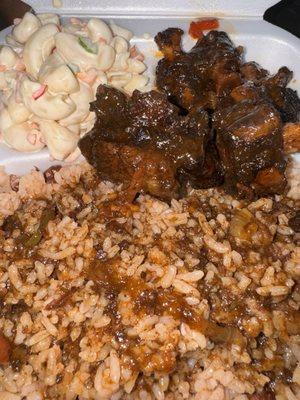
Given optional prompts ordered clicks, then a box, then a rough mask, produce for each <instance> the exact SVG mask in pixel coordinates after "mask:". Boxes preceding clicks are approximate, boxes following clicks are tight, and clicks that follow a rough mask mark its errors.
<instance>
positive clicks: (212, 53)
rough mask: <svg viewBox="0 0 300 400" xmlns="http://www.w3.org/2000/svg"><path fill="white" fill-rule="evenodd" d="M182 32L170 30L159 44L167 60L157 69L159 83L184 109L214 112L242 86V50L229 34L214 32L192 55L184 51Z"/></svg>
mask: <svg viewBox="0 0 300 400" xmlns="http://www.w3.org/2000/svg"><path fill="white" fill-rule="evenodd" d="M182 34H183V31H182V30H181V29H176V28H169V29H167V30H165V31H163V32H160V33H158V34H157V35H156V37H155V41H156V43H157V45H158V47H159V49H160V50H161V51H162V52H163V54H164V58H163V59H162V60H160V61H159V63H158V66H157V69H156V83H157V86H158V88H159V89H161V90H162V91H164V92H165V93H166V94H167V95H168V96H169V98H170V99H171V101H172V102H174V103H175V104H177V105H179V106H180V107H182V108H183V109H186V110H190V109H192V108H193V107H195V106H201V107H204V108H206V109H212V110H214V109H215V108H216V107H217V104H218V102H219V101H220V100H221V99H222V98H223V97H224V96H226V94H228V93H230V92H231V90H232V89H233V88H234V87H236V86H239V85H241V84H242V79H241V75H240V73H239V68H240V65H241V53H242V48H235V47H234V45H233V43H232V42H231V40H230V39H229V37H228V35H227V34H226V33H225V32H218V31H211V32H209V33H208V34H207V35H206V36H203V37H202V38H201V39H199V40H198V41H197V43H196V45H195V46H194V47H193V48H192V49H191V51H190V52H188V53H186V52H184V51H183V50H182V49H181V44H180V42H181V36H182Z"/></svg>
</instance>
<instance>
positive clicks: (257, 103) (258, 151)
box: [79, 28, 300, 200]
mask: <svg viewBox="0 0 300 400" xmlns="http://www.w3.org/2000/svg"><path fill="white" fill-rule="evenodd" d="M182 35H183V31H182V30H181V29H178V28H169V29H166V30H165V31H163V32H159V33H158V34H157V35H156V37H155V41H156V43H157V45H158V47H159V49H160V50H161V51H162V52H163V55H164V58H163V59H162V60H160V61H159V63H158V66H157V69H156V83H157V87H158V89H159V90H160V91H161V92H162V93H161V92H158V91H151V92H148V93H141V92H139V91H135V92H134V93H133V95H132V97H131V98H129V97H127V96H126V95H125V94H124V93H123V92H121V91H119V90H117V89H114V88H110V87H108V86H105V85H102V86H100V87H99V88H98V93H97V100H96V101H95V102H93V103H92V105H91V110H92V111H95V113H96V116H97V120H96V124H95V126H94V128H93V129H92V131H91V132H89V133H88V134H87V135H86V136H85V137H84V138H83V139H81V141H80V143H79V147H80V149H81V150H82V153H83V155H84V156H85V157H86V158H87V160H88V161H89V162H90V163H91V164H92V165H93V166H94V167H95V168H96V169H97V171H98V173H99V174H100V176H101V177H102V178H104V179H110V180H112V181H114V182H120V183H123V184H124V188H125V189H126V193H127V195H128V199H133V198H134V197H135V196H136V194H137V193H138V192H145V193H150V194H152V195H154V196H157V197H159V198H162V199H165V200H168V199H170V198H171V197H178V196H180V195H182V194H184V193H185V188H186V187H187V185H188V184H190V185H192V186H193V187H195V188H209V187H215V186H220V185H222V184H224V187H225V189H226V190H227V191H228V192H230V193H231V194H234V195H238V196H242V197H250V198H252V197H253V196H260V195H267V194H273V193H282V192H283V191H284V189H285V185H286V179H285V175H284V173H285V167H286V163H285V160H284V153H285V154H287V153H292V152H295V151H299V148H300V130H299V115H300V100H299V98H298V95H297V93H296V92H295V91H293V90H292V89H290V88H287V85H288V83H289V82H290V81H291V79H292V76H293V73H292V72H291V71H290V70H289V69H288V68H287V67H282V68H280V69H279V70H278V72H277V73H276V74H274V75H270V74H269V73H268V71H267V70H265V69H263V68H262V67H260V66H259V65H258V64H257V63H255V62H246V63H245V62H244V60H243V54H242V53H243V51H242V48H241V47H235V46H234V44H233V43H232V41H231V40H230V39H229V37H228V35H227V34H226V33H225V32H218V31H211V32H209V33H208V34H207V35H206V36H203V37H201V39H199V40H198V41H197V43H196V45H195V46H194V47H193V48H192V49H191V50H190V51H189V52H185V51H184V50H183V49H182V47H181V39H182Z"/></svg>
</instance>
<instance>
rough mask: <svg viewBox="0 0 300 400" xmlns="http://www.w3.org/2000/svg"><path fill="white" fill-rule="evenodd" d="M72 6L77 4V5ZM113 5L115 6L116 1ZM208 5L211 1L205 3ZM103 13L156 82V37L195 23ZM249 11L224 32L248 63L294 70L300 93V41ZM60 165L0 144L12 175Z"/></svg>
mask: <svg viewBox="0 0 300 400" xmlns="http://www.w3.org/2000/svg"><path fill="white" fill-rule="evenodd" d="M70 1H71V0H70ZM174 1H175V3H176V2H177V0H174ZM234 1H236V0H234ZM219 2H221V0H219ZM28 3H31V4H32V5H33V6H34V8H35V9H36V11H38V12H40V11H50V8H47V7H48V5H49V3H50V1H49V0H43V1H41V2H39V4H40V5H41V7H38V8H36V5H35V4H34V3H37V2H35V1H33V0H31V1H28ZM72 3H73V4H74V2H72ZM82 3H87V1H85V2H84V1H78V2H76V4H77V5H78V4H79V5H80V4H81V5H82ZM104 3H107V1H104ZM111 3H112V4H113V5H114V3H115V2H111ZM122 3H123V2H122ZM124 3H125V4H126V3H133V2H132V1H127V2H124ZM124 3H123V4H124ZM141 3H142V4H145V2H144V1H141ZM161 3H168V1H162V2H161ZM186 3H189V2H186ZM191 3H193V5H194V4H195V3H196V2H195V1H192V2H191ZM204 3H207V2H206V1H204ZM212 3H218V1H212ZM223 3H224V2H223ZM243 3H244V2H243ZM258 3H264V9H265V8H266V7H268V6H270V5H271V4H270V3H272V1H270V0H262V1H258ZM266 3H268V4H266ZM189 4H190V3H189ZM206 6H207V4H206ZM187 9H188V8H187ZM75 11H76V12H74V14H76V15H79V16H82V17H84V18H87V17H88V16H89V15H88V13H87V10H86V9H85V10H84V12H79V11H80V8H78V7H77V8H76V7H75ZM81 11H82V10H81ZM100 11H101V10H99V9H98V10H97V12H95V13H91V15H94V14H96V15H97V16H99V17H100V18H103V19H104V20H111V19H112V18H113V20H114V21H115V22H116V23H117V24H119V25H122V26H124V27H126V28H128V29H130V30H132V31H133V32H134V34H135V36H134V38H133V39H132V42H133V43H134V44H136V45H137V46H138V48H139V49H140V50H141V51H142V52H143V53H144V54H145V56H146V64H147V65H148V74H149V75H150V76H152V79H153V75H154V70H155V66H156V64H157V61H158V59H157V57H156V54H155V53H156V51H157V48H156V45H155V43H154V41H153V37H154V36H155V34H156V33H157V32H159V31H161V30H163V29H166V28H168V27H171V26H172V27H180V28H182V29H184V31H185V32H187V31H188V28H189V24H190V22H191V20H193V18H191V17H183V16H182V15H181V16H174V15H173V16H172V17H166V16H165V15H164V13H163V12H160V14H159V15H151V17H150V16H149V15H148V16H147V17H146V14H144V15H139V16H133V15H131V17H130V18H129V17H128V16H129V13H128V14H127V15H124V12H123V11H124V9H122V10H121V11H122V12H120V13H119V14H120V15H117V12H116V10H115V9H114V11H113V9H112V8H111V11H112V12H103V13H102V14H101V12H100ZM125 11H126V7H125ZM246 11H247V10H246ZM246 11H245V10H244V11H243V16H242V17H240V18H238V17H237V16H236V15H234V16H232V17H230V16H228V15H227V16H226V18H221V19H220V30H224V31H226V32H227V33H228V34H229V35H230V37H231V38H232V40H233V41H234V42H235V44H236V45H242V46H244V47H245V58H246V60H247V61H250V60H255V61H256V62H258V63H259V64H261V65H262V66H263V67H264V68H266V69H268V70H269V71H270V72H272V73H273V72H276V71H277V70H278V68H280V67H281V66H283V65H286V66H287V67H288V68H290V69H291V70H292V71H294V79H293V81H292V82H291V85H290V86H291V87H292V88H294V89H297V90H298V93H299V92H300V40H299V39H298V38H296V37H295V36H293V35H291V34H290V33H288V32H286V31H284V30H282V29H281V28H278V27H275V26H273V25H271V24H269V23H267V22H265V21H263V20H262V18H261V17H260V16H259V13H260V14H261V12H260V11H259V10H258V11H257V15H256V16H255V17H254V16H250V15H247V12H246ZM52 12H57V13H60V14H61V15H63V16H65V15H66V14H67V15H70V9H67V10H65V9H53V8H52ZM170 13H171V11H170ZM122 14H123V15H122ZM187 14H188V13H187ZM108 15H109V16H108ZM198 16H199V13H198ZM9 30H10V28H7V29H5V30H4V31H2V32H0V43H1V42H2V43H4V40H5V35H6V34H7V33H8V32H9ZM145 33H148V34H149V35H150V38H146V37H145ZM183 42H184V47H185V48H186V49H189V48H190V47H191V46H192V45H193V43H194V41H193V40H192V39H191V38H190V37H189V36H188V35H187V34H185V36H184V39H183ZM296 159H297V161H298V162H300V154H297V155H296ZM58 163H60V162H58V161H51V160H50V157H49V153H48V151H47V150H46V149H44V150H42V151H40V152H38V153H30V154H29V153H19V152H17V151H15V150H12V149H9V148H8V147H7V146H5V145H4V144H0V165H4V166H5V168H6V170H7V172H9V173H14V174H24V173H26V172H28V171H30V170H31V169H32V168H33V166H36V167H38V168H40V169H42V170H44V169H46V168H48V167H49V166H51V165H55V164H58Z"/></svg>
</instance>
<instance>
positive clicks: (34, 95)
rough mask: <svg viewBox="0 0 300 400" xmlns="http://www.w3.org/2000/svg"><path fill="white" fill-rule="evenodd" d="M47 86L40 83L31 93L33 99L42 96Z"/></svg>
mask: <svg viewBox="0 0 300 400" xmlns="http://www.w3.org/2000/svg"><path fill="white" fill-rule="evenodd" d="M46 88H47V86H46V85H41V86H40V87H39V88H38V89H37V90H36V91H35V92H33V93H32V98H33V99H34V100H37V99H38V98H40V97H41V96H43V94H44V93H45V91H46Z"/></svg>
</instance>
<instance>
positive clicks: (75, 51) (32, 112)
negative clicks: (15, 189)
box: [0, 13, 148, 161]
mask: <svg viewBox="0 0 300 400" xmlns="http://www.w3.org/2000/svg"><path fill="white" fill-rule="evenodd" d="M131 38H132V33H131V32H130V31H128V30H127V29H124V28H122V27H119V26H117V25H116V24H113V23H111V24H109V25H108V24H106V23H105V22H104V21H102V20H100V19H98V18H91V19H90V20H89V21H87V22H85V21H82V20H80V19H78V18H71V19H70V21H69V22H68V23H67V24H63V25H62V24H61V23H60V21H59V17H58V16H57V15H56V14H40V15H33V14H31V13H26V14H25V15H24V17H23V18H22V19H17V20H16V21H15V24H14V27H13V29H12V32H11V34H9V35H8V36H7V37H6V42H7V45H4V46H1V47H0V139H1V141H3V142H4V143H6V144H7V145H8V146H9V147H12V148H14V149H16V150H18V151H22V152H33V151H39V150H41V149H42V148H43V147H44V146H47V147H48V149H49V152H50V155H51V156H52V157H53V158H54V159H57V160H67V161H68V160H74V159H75V158H76V157H78V156H79V154H80V152H79V149H78V147H77V143H78V140H79V138H80V137H82V136H84V135H85V134H86V133H87V132H88V131H89V130H90V129H91V128H92V127H93V125H94V121H95V116H94V113H93V112H90V108H89V105H90V102H91V101H93V100H94V99H95V96H96V92H97V87H98V85H100V84H109V85H112V86H115V87H117V88H118V89H121V90H123V91H124V92H126V93H128V94H131V93H132V92H133V91H134V90H135V89H140V90H143V89H144V88H145V86H146V85H147V83H148V78H147V76H145V75H143V73H144V71H145V70H146V66H145V64H144V63H143V59H144V57H143V56H142V54H141V53H139V52H138V51H137V50H136V48H135V46H130V39H131Z"/></svg>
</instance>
